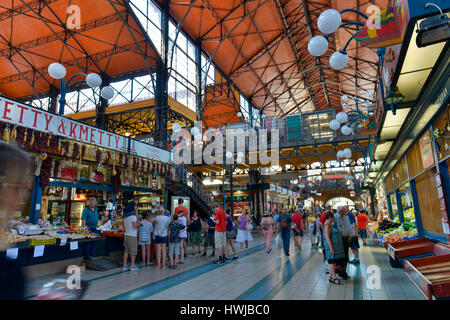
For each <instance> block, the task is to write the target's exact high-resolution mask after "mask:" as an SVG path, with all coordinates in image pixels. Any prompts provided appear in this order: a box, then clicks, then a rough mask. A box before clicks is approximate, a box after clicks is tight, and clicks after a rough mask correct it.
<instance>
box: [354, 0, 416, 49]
mask: <svg viewBox="0 0 450 320" xmlns="http://www.w3.org/2000/svg"><path fill="white" fill-rule="evenodd" d="M367 11H368V13H369V15H370V16H369V19H367V23H366V26H365V27H364V29H362V31H361V32H360V33H358V35H357V36H356V37H355V39H356V40H358V41H360V42H361V45H362V46H365V47H369V48H382V47H387V46H391V45H393V44H398V43H402V42H403V38H404V37H405V32H406V28H407V26H408V22H409V8H408V0H394V5H393V6H392V7H390V8H387V9H383V10H380V8H379V7H377V6H375V5H373V6H369V7H368V10H367Z"/></svg>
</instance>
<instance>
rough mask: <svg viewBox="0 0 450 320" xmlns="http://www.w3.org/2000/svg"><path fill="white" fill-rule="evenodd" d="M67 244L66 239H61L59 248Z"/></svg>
mask: <svg viewBox="0 0 450 320" xmlns="http://www.w3.org/2000/svg"><path fill="white" fill-rule="evenodd" d="M66 243H67V238H62V239H61V243H60V244H59V245H60V246H65V245H66Z"/></svg>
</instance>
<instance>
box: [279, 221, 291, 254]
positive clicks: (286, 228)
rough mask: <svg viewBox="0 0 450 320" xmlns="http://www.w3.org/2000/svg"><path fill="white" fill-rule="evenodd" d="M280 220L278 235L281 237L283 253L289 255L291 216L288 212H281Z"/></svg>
mask: <svg viewBox="0 0 450 320" xmlns="http://www.w3.org/2000/svg"><path fill="white" fill-rule="evenodd" d="M279 219H280V222H279V225H280V227H279V228H280V235H281V239H282V240H283V249H284V254H285V255H286V256H289V245H290V241H291V224H292V218H291V216H290V215H289V214H287V213H283V214H282V215H280V217H279Z"/></svg>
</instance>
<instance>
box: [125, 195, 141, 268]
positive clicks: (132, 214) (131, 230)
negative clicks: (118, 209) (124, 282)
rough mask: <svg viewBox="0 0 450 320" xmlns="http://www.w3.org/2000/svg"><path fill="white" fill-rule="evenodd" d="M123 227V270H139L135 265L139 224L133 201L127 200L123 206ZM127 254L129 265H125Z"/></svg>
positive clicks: (135, 205)
mask: <svg viewBox="0 0 450 320" xmlns="http://www.w3.org/2000/svg"><path fill="white" fill-rule="evenodd" d="M123 214H124V220H123V223H124V229H125V236H124V240H123V244H124V247H125V250H124V252H123V267H122V270H123V271H128V270H131V271H136V270H139V268H138V267H136V265H135V262H136V256H137V253H138V240H137V235H138V229H137V228H138V227H139V226H140V225H141V223H140V221H139V216H138V213H137V204H136V202H134V201H130V202H128V204H127V206H126V207H125V209H124V211H123ZM128 255H130V260H131V265H130V267H128V266H127V261H128Z"/></svg>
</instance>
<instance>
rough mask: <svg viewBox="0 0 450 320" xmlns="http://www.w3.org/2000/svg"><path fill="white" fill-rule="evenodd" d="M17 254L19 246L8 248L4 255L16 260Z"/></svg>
mask: <svg viewBox="0 0 450 320" xmlns="http://www.w3.org/2000/svg"><path fill="white" fill-rule="evenodd" d="M18 255H19V248H10V249H8V250H6V257H7V258H8V259H10V260H16V259H17V256H18Z"/></svg>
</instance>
